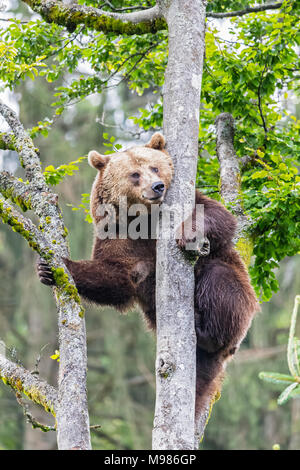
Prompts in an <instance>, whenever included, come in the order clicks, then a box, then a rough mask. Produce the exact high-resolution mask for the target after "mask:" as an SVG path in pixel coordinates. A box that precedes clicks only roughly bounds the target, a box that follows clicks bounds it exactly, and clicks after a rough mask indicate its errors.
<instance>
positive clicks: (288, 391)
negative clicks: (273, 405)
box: [277, 382, 300, 405]
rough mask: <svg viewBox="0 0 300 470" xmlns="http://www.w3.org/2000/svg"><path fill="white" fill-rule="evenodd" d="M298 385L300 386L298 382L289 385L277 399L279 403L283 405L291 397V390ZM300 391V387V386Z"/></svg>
mask: <svg viewBox="0 0 300 470" xmlns="http://www.w3.org/2000/svg"><path fill="white" fill-rule="evenodd" d="M296 387H299V384H298V383H297V382H294V383H293V384H291V385H289V386H288V387H287V388H286V389H285V390H284V391H283V392H282V393H281V394H280V396H279V397H278V400H277V403H278V405H283V404H284V403H286V402H287V401H288V400H289V399H290V398H291V392H292V391H293V390H294V389H295V388H296ZM299 391H300V387H299Z"/></svg>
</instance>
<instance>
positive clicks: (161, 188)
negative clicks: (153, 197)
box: [151, 181, 165, 196]
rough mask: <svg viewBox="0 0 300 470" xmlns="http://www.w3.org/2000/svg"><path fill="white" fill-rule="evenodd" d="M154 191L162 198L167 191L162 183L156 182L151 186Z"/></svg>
mask: <svg viewBox="0 0 300 470" xmlns="http://www.w3.org/2000/svg"><path fill="white" fill-rule="evenodd" d="M151 189H152V191H154V192H155V194H157V195H158V196H162V194H163V192H164V190H165V185H164V183H163V182H162V181H156V182H155V183H153V184H152V186H151Z"/></svg>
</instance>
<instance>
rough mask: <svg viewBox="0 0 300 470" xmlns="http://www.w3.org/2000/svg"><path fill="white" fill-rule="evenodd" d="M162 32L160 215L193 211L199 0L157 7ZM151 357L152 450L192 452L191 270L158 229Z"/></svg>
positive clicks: (200, 58) (200, 39) (193, 340)
mask: <svg viewBox="0 0 300 470" xmlns="http://www.w3.org/2000/svg"><path fill="white" fill-rule="evenodd" d="M160 4H161V9H162V11H163V14H164V17H165V19H166V21H167V24H168V28H169V58H168V67H167V71H166V77H165V84H164V88H163V96H164V135H165V137H166V141H167V149H168V152H169V153H170V155H171V157H172V160H173V163H174V167H175V175H174V179H173V182H172V185H171V187H170V189H169V190H168V194H167V197H166V201H165V203H164V204H163V212H164V213H165V214H166V213H167V212H169V211H172V206H173V209H174V206H178V207H179V208H183V207H184V205H187V206H189V207H190V209H192V208H193V206H194V204H195V179H196V170H197V158H198V133H199V109H200V92H201V80H202V66H203V55H204V32H205V5H206V4H205V2H204V1H202V0H173V1H171V2H169V1H162V2H160ZM156 270H157V271H156V272H157V274H156V276H157V277H156V286H157V288H156V312H157V359H156V387H157V390H156V407H155V418H154V429H153V449H162V450H165V449H168V450H170V449H194V424H195V389H196V385H195V383H196V381H195V379H196V336H195V327H194V268H193V265H192V263H190V262H189V261H187V260H186V258H185V257H184V255H183V253H182V252H180V251H179V249H178V248H177V245H176V241H175V237H172V236H171V237H168V235H167V234H164V231H163V230H162V231H161V233H160V239H159V240H158V246H157V267H156Z"/></svg>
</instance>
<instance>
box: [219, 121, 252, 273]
mask: <svg viewBox="0 0 300 470" xmlns="http://www.w3.org/2000/svg"><path fill="white" fill-rule="evenodd" d="M215 125H216V133H217V156H218V160H219V163H220V182H221V188H220V193H221V197H222V201H223V203H224V205H225V206H226V207H227V208H228V209H230V210H231V211H232V213H233V214H234V215H235V216H236V218H237V221H238V227H237V235H236V239H235V243H236V247H237V249H238V251H239V252H240V254H241V256H242V258H243V259H244V261H245V263H246V264H247V265H248V264H249V262H250V256H251V253H252V242H251V238H250V236H249V234H248V233H247V230H248V228H249V226H250V225H251V221H250V220H249V218H248V217H247V216H246V215H245V214H244V209H243V200H242V191H241V173H240V166H239V160H238V157H237V155H236V153H235V150H234V145H233V140H234V120H233V117H232V116H231V114H229V113H222V114H220V115H219V116H218V117H217V119H216V122H215Z"/></svg>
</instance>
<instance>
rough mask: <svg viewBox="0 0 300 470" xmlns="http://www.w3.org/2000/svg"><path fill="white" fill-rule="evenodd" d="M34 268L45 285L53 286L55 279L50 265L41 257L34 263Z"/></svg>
mask: <svg viewBox="0 0 300 470" xmlns="http://www.w3.org/2000/svg"><path fill="white" fill-rule="evenodd" d="M36 270H37V275H38V277H39V280H40V281H41V282H42V283H43V284H45V285H46V286H54V285H55V281H54V277H53V273H52V270H51V268H50V266H49V265H48V264H47V263H46V261H44V260H43V259H42V258H39V259H38V261H37V263H36Z"/></svg>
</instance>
